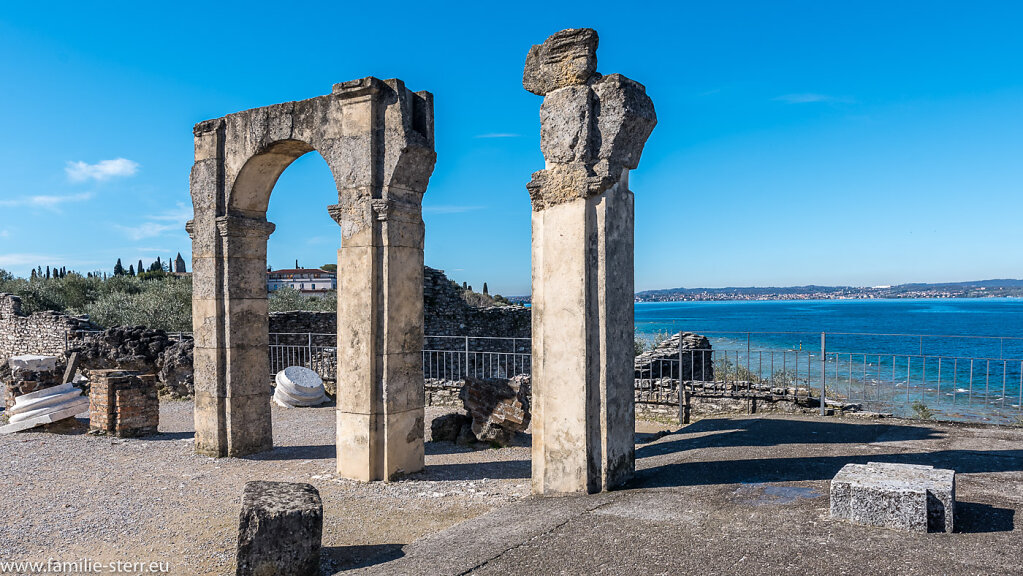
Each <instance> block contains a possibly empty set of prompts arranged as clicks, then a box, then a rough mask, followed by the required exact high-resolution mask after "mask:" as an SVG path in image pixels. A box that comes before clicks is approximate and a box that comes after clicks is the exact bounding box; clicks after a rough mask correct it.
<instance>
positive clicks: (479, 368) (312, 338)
mask: <svg viewBox="0 0 1023 576" xmlns="http://www.w3.org/2000/svg"><path fill="white" fill-rule="evenodd" d="M336 341H337V340H336V335H334V334H305V333H284V332H279V333H278V332H275V333H271V334H270V374H271V376H273V375H274V374H276V373H277V372H279V371H281V370H283V369H284V368H287V367H288V366H305V367H306V368H309V369H311V370H313V371H315V372H316V373H317V374H319V375H320V377H321V378H323V379H325V380H336V379H337V347H336V344H335V342H336ZM424 343H425V346H424V348H423V351H422V357H423V377H424V378H428V379H437V380H464V379H465V378H466V377H474V378H511V377H512V376H516V375H519V374H529V373H530V369H531V362H530V339H529V338H498V337H479V336H426V337H425V338H424Z"/></svg>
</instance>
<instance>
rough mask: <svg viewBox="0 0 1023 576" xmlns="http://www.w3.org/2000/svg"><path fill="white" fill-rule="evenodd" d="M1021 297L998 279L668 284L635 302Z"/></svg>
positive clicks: (1018, 287) (1020, 290)
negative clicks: (773, 284)
mask: <svg viewBox="0 0 1023 576" xmlns="http://www.w3.org/2000/svg"><path fill="white" fill-rule="evenodd" d="M1005 297H1023V280H1012V279H1000V280H978V281H973V282H949V283H942V284H925V283H914V284H900V285H897V286H873V287H857V286H813V285H811V286H789V287H756V286H751V287H727V288H668V289H665V290H646V291H643V292H637V293H636V302H683V301H704V300H870V299H880V298H1005Z"/></svg>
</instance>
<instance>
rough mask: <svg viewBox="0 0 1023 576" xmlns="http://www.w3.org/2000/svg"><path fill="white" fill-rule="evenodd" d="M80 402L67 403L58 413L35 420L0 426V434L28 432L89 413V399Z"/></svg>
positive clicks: (82, 397)
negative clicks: (37, 427)
mask: <svg viewBox="0 0 1023 576" xmlns="http://www.w3.org/2000/svg"><path fill="white" fill-rule="evenodd" d="M80 398H81V400H77V401H75V402H72V403H69V404H67V405H65V406H64V407H63V409H62V410H61V411H59V412H52V413H50V414H46V415H43V416H38V417H36V418H29V419H28V420H22V421H20V422H16V423H13V424H8V425H6V426H0V434H11V433H12V432H21V431H22V430H28V429H29V428H35V427H36V426H42V425H43V424H52V423H54V422H59V421H60V420H65V419H67V418H73V417H75V416H77V415H78V414H81V413H83V412H88V411H89V399H88V398H86V397H85V396H81V397H80Z"/></svg>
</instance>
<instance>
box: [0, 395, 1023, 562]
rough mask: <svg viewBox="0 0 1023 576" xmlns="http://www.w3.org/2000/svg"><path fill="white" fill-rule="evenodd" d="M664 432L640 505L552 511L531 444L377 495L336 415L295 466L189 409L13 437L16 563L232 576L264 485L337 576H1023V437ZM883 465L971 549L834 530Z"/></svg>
mask: <svg viewBox="0 0 1023 576" xmlns="http://www.w3.org/2000/svg"><path fill="white" fill-rule="evenodd" d="M443 412H444V410H441V409H435V408H430V409H428V412H427V416H428V420H429V419H430V418H432V417H435V416H437V415H439V414H442V413H443ZM660 428H665V427H664V426H661V425H657V424H652V423H638V425H637V429H638V431H639V432H640V433H639V434H637V457H638V460H637V468H638V473H637V477H636V479H635V480H634V481H633V482H632V483H631V484H630V485H629V486H628V487H627V488H626V489H624V490H620V491H617V492H613V493H609V494H600V495H593V496H584V497H564V498H535V497H531V496H529V473H530V465H529V449H528V436H527V437H525V438H523V443H522V445H520V446H517V447H512V448H505V449H500V450H494V449H484V450H469V449H465V448H462V447H458V446H455V445H453V444H451V443H448V442H438V443H434V442H428V443H427V466H428V469H427V470H426V471H425V472H423V473H421V474H417V475H414V476H413V477H412V478H409V479H407V480H404V481H401V482H394V483H371V484H360V483H356V482H349V481H346V480H341V479H338V478H337V477H336V476H334V474H333V472H332V470H333V464H334V462H333V450H334V449H333V409H332V408H330V407H325V408H317V409H301V410H285V409H275V410H274V434H275V442H276V443H277V445H278V448H276V449H275V450H274V451H272V452H270V453H267V454H264V455H259V456H256V457H252V458H245V459H221V460H216V459H211V458H206V457H201V456H197V455H195V454H193V453H192V451H191V443H190V441H191V437H192V425H191V405H190V404H189V403H187V402H165V403H163V405H162V406H161V426H160V429H161V434H160V435H158V436H154V437H150V438H148V439H138V440H129V441H122V440H117V439H112V438H107V437H96V436H89V435H83V434H78V435H55V434H47V433H41V432H26V433H19V434H16V435H11V436H5V437H0V462H3V463H4V465H3V466H2V467H0V502H2V503H3V504H2V506H3V514H4V519H5V520H4V529H3V530H0V561H3V560H46V559H47V558H51V557H52V558H57V559H64V560H68V559H76V558H82V557H87V558H90V559H93V560H96V559H99V560H105V561H111V560H113V559H135V560H146V561H150V560H153V561H163V562H168V563H170V565H171V572H170V573H171V574H187V575H193V574H195V575H200V574H233V573H234V546H235V542H236V537H237V536H236V535H237V522H238V499H239V497H240V495H241V488H242V486H243V485H244V482H245V481H246V480H254V479H267V480H282V481H301V482H309V483H311V484H313V485H315V486H316V487H317V488H318V489H319V490H320V493H321V495H322V497H323V501H324V509H325V522H324V542H323V543H324V553H323V570H324V573H325V574H331V573H344V574H349V573H352V574H424V575H430V574H502V575H504V574H586V575H593V574H687V573H699V574H793V573H798V574H845V573H856V574H874V573H877V574H1023V524H1021V518H1023V516H1021V514H1023V429H1009V428H994V427H968V426H951V425H945V424H934V423H924V422H902V421H894V420H855V419H851V418H846V419H834V418H831V419H818V418H811V417H795V416H784V417H782V416H765V417H741V418H739V417H737V418H715V419H705V420H702V421H699V422H696V423H695V424H692V425H689V426H687V427H685V428H684V429H682V430H681V431H678V432H677V433H673V434H668V435H666V436H663V437H659V438H657V437H655V436H654V435H653V434H651V433H652V432H655V431H657V430H658V429H660ZM675 428H677V427H675ZM427 439H428V440H429V435H428V437H427ZM867 461H886V462H908V463H917V464H932V465H935V466H940V467H947V468H953V469H955V470H956V471H957V472H958V486H957V490H958V493H957V496H958V504H957V506H958V508H957V518H956V523H957V526H958V530H957V532H956V533H954V534H911V533H904V532H897V531H891V530H884V529H877V528H868V527H861V526H854V525H851V524H846V523H843V522H837V521H832V520H830V519H829V518H828V517H827V508H828V480H829V479H830V478H831V477H832V476H833V475H834V474H835V473H836V472H837V471H838V469H839V468H841V467H842V465H844V464H846V463H848V462H867Z"/></svg>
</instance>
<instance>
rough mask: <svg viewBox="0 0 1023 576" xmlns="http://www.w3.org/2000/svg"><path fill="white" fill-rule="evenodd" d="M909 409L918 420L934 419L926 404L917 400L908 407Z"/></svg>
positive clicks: (932, 412)
mask: <svg viewBox="0 0 1023 576" xmlns="http://www.w3.org/2000/svg"><path fill="white" fill-rule="evenodd" d="M910 408H912V409H913V415H914V416H916V417H917V418H919V419H920V420H933V419H934V411H933V410H931V409H930V408H928V407H927V404H924V403H923V402H921V401H919V400H917V401H916V402H913V404H911V405H910Z"/></svg>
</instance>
